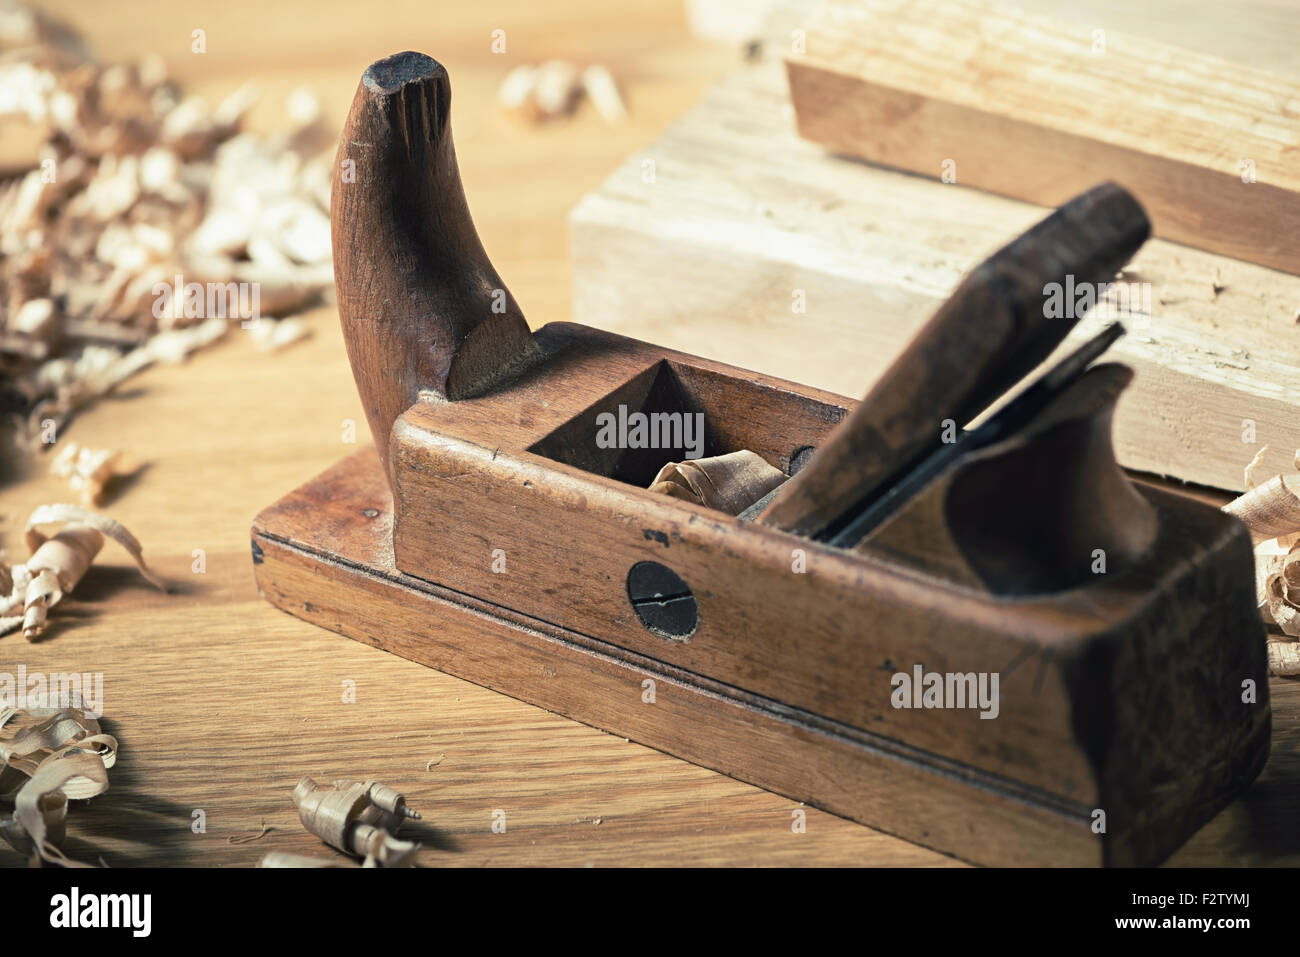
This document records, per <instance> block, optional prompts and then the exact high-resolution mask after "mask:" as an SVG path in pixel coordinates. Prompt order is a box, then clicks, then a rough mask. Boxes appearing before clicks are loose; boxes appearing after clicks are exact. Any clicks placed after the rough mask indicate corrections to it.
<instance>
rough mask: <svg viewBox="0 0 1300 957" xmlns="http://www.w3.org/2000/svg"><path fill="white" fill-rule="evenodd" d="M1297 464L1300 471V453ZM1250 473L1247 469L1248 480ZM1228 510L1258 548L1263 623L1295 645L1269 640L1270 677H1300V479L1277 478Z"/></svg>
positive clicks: (1274, 638)
mask: <svg viewBox="0 0 1300 957" xmlns="http://www.w3.org/2000/svg"><path fill="white" fill-rule="evenodd" d="M1261 452H1262V450H1261ZM1296 458H1297V467H1300V451H1297V453H1296ZM1255 459H1256V462H1258V459H1259V455H1256V457H1255ZM1252 464H1255V463H1252ZM1249 473H1250V468H1249V467H1248V468H1247V476H1248V478H1249ZM1223 510H1224V511H1225V512H1227V513H1228V514H1229V515H1235V516H1236V517H1237V518H1239V519H1241V520H1242V522H1244V523H1245V525H1246V528H1247V529H1248V530H1249V531H1250V535H1251V539H1252V541H1253V542H1254V543H1255V594H1256V599H1257V601H1258V603H1259V613H1260V617H1261V618H1262V619H1263V620H1264V622H1265V624H1268V625H1271V626H1272V627H1274V628H1276V629H1278V630H1280V631H1281V632H1282V634H1283V635H1285V636H1287V637H1288V638H1290V639H1293V640H1291V641H1287V640H1285V639H1283V638H1281V637H1279V636H1270V638H1269V648H1268V661H1269V673H1270V674H1274V675H1300V649H1297V647H1295V646H1296V642H1295V641H1294V639H1296V638H1300V474H1296V475H1277V476H1275V477H1273V478H1271V479H1269V480H1268V481H1266V482H1264V483H1262V484H1260V485H1255V486H1254V487H1252V488H1251V489H1250V491H1248V492H1246V493H1245V494H1244V495H1241V496H1239V497H1237V498H1236V499H1233V500H1232V501H1231V502H1229V503H1228V504H1227V505H1225V506H1224V507H1223Z"/></svg>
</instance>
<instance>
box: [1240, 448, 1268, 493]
mask: <svg viewBox="0 0 1300 957" xmlns="http://www.w3.org/2000/svg"><path fill="white" fill-rule="evenodd" d="M1267 451H1268V446H1267V445H1265V446H1264V447H1263V448H1261V449H1260V450H1259V451H1258V452H1256V453H1255V457H1254V458H1252V459H1251V460H1250V461H1249V462H1247V463H1246V467H1245V468H1244V469H1243V470H1242V473H1241V475H1242V482H1243V483H1244V484H1245V487H1246V491H1250V490H1251V489H1253V488H1254V487H1255V485H1256V484H1257V483H1256V482H1255V473H1256V472H1257V471H1258V470H1259V468H1260V466H1261V465H1262V464H1263V462H1264V453H1265V452H1267Z"/></svg>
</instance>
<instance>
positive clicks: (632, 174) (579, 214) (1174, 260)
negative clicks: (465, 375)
mask: <svg viewBox="0 0 1300 957" xmlns="http://www.w3.org/2000/svg"><path fill="white" fill-rule="evenodd" d="M792 126H793V117H792V115H791V108H790V105H789V101H788V91H787V86H786V80H785V76H784V68H783V67H782V66H781V65H780V64H779V63H777V62H773V61H772V60H771V59H769V60H765V61H763V62H760V63H758V64H756V65H753V66H749V67H744V68H741V69H740V70H738V71H737V72H736V73H734V74H732V75H731V76H728V77H727V78H725V79H724V80H722V81H721V82H720V83H718V84H717V85H716V86H715V87H714V88H713V89H712V90H710V91H709V93H708V94H707V95H706V96H705V98H704V100H703V102H702V103H701V104H700V105H699V106H698V107H696V109H694V110H692V111H691V112H689V113H687V114H686V115H685V116H684V117H683V118H682V119H681V120H680V121H678V122H677V123H676V124H674V125H673V126H672V127H671V128H670V129H669V130H668V131H667V132H666V133H665V134H664V135H663V136H662V137H661V138H660V139H659V140H658V141H657V142H656V143H654V144H653V145H652V146H650V147H648V148H646V149H644V150H641V151H638V152H636V153H633V154H632V155H631V156H630V157H628V159H627V160H626V161H625V162H624V163H623V164H622V165H621V166H620V167H619V168H618V169H617V170H616V171H615V172H614V173H613V174H611V175H610V176H609V177H608V178H607V179H606V180H605V182H604V183H603V184H602V186H601V187H600V189H598V190H596V191H595V192H593V193H591V194H589V195H588V196H586V197H584V199H583V200H582V202H581V203H579V204H578V206H577V207H576V208H575V210H574V211H573V213H572V215H571V217H570V237H571V244H572V249H573V260H574V262H573V270H574V271H573V276H574V318H575V319H577V320H578V321H580V322H583V323H586V324H589V325H594V326H598V327H601V328H607V329H610V330H613V331H618V332H625V333H629V334H635V335H637V336H638V337H641V338H646V339H650V340H652V341H655V342H658V343H660V344H662V345H665V346H669V347H672V348H677V349H682V350H684V351H688V352H694V353H696V354H700V355H705V356H709V357H712V358H719V359H725V360H727V361H729V362H733V363H735V364H737V365H741V366H746V367H749V368H752V369H756V370H759V371H762V372H766V373H770V374H772V375H776V376H780V377H782V378H788V379H793V380H795V381H799V382H807V383H810V384H813V385H817V386H819V387H822V388H825V389H828V390H831V391H835V392H840V393H844V394H848V395H855V396H858V395H862V394H863V393H864V392H865V391H866V389H867V388H868V387H869V386H870V385H871V384H872V383H873V382H874V381H875V379H876V378H877V377H878V376H879V374H880V373H881V372H882V371H883V370H884V368H885V367H886V366H887V365H888V364H889V362H890V361H891V360H892V359H893V357H894V356H895V355H897V354H898V353H899V352H900V351H901V350H902V349H903V347H904V346H905V345H906V344H907V342H908V341H910V339H911V338H912V336H913V335H914V334H915V332H916V331H917V330H918V329H919V328H920V326H921V324H922V323H923V322H924V321H925V320H926V319H927V318H928V317H929V315H930V314H931V313H932V312H933V311H934V309H935V308H937V306H938V304H939V303H940V302H942V301H943V299H944V298H946V297H947V295H948V294H949V293H950V292H951V290H952V289H953V288H954V287H955V286H956V285H957V282H958V281H959V280H960V278H961V276H962V275H963V273H964V272H965V271H966V270H968V269H969V268H971V267H972V266H974V265H975V264H976V263H977V262H979V261H980V260H981V259H982V258H983V257H984V256H986V255H987V254H989V253H990V252H992V251H993V250H994V249H996V248H998V247H999V246H1001V245H1002V244H1004V243H1005V242H1006V241H1007V240H1009V239H1010V238H1011V237H1013V236H1014V235H1016V234H1017V233H1019V232H1021V231H1022V230H1024V229H1025V228H1027V227H1028V226H1030V225H1032V223H1033V222H1035V221H1036V220H1037V219H1040V218H1041V217H1042V216H1043V215H1045V213H1046V210H1045V209H1044V208H1043V207H1039V206H1035V205H1032V204H1028V203H1023V202H1019V201H1016V200H1011V199H1006V198H1003V197H998V196H994V195H991V194H988V193H985V192H982V191H978V190H973V189H968V188H965V187H964V186H961V185H947V184H941V183H936V182H931V181H928V180H925V179H922V178H919V177H917V176H914V175H909V174H906V173H902V172H898V171H895V170H890V169H884V168H881V167H876V166H872V165H868V164H864V163H858V162H850V161H845V160H838V159H834V158H831V157H829V156H827V155H825V153H824V151H823V150H822V149H821V148H820V147H818V146H816V145H815V144H812V143H809V142H807V141H804V140H802V139H800V138H799V137H798V136H797V135H796V134H795V132H794V130H793V128H792ZM1123 278H1124V279H1125V280H1131V281H1133V282H1137V283H1139V284H1143V283H1145V284H1149V285H1145V286H1143V285H1139V287H1138V292H1139V294H1140V293H1141V292H1143V291H1145V292H1148V293H1149V296H1150V311H1149V314H1139V315H1135V316H1130V317H1127V318H1126V320H1125V321H1126V324H1127V326H1128V328H1129V330H1130V334H1129V335H1128V336H1126V337H1125V338H1124V339H1122V340H1121V341H1120V343H1119V344H1118V345H1117V346H1116V347H1115V349H1114V350H1113V351H1112V355H1113V356H1115V357H1116V358H1118V359H1120V360H1121V361H1123V362H1125V363H1126V364H1128V365H1131V366H1132V367H1133V368H1134V369H1135V370H1136V372H1137V378H1136V381H1135V383H1134V385H1133V386H1132V388H1131V389H1130V390H1129V392H1128V393H1126V395H1125V397H1124V398H1123V400H1122V401H1121V402H1120V406H1119V411H1118V415H1117V419H1116V447H1117V452H1118V456H1119V460H1120V462H1121V464H1123V465H1125V466H1127V467H1129V468H1133V469H1137V470H1141V471H1147V472H1153V473H1157V474H1164V475H1171V476H1174V477H1177V478H1180V479H1183V480H1186V481H1191V482H1197V483H1201V484H1205V485H1210V486H1214V487H1217V488H1223V489H1230V490H1240V489H1241V488H1242V485H1243V482H1242V468H1243V466H1244V465H1245V464H1246V463H1247V462H1248V461H1250V459H1251V457H1252V456H1253V455H1254V454H1255V453H1256V452H1257V451H1258V450H1259V448H1260V447H1261V446H1262V445H1267V446H1268V447H1269V448H1268V451H1267V452H1266V454H1265V456H1264V460H1263V467H1264V469H1265V470H1266V471H1268V470H1273V471H1276V472H1281V471H1286V470H1288V469H1289V468H1290V461H1291V457H1292V452H1293V451H1294V450H1295V449H1296V448H1300V390H1297V388H1296V382H1297V381H1298V380H1300V337H1298V336H1297V331H1296V318H1295V317H1296V313H1297V310H1300V279H1298V278H1296V277H1294V276H1291V275H1288V274H1284V273H1279V272H1277V271H1275V270H1270V269H1267V268H1264V267H1261V266H1257V265H1254V264H1250V263H1245V262H1241V261H1239V260H1233V259H1228V258H1226V257H1223V256H1219V255H1216V254H1212V253H1206V252H1203V251H1200V250H1194V249H1190V248H1188V247H1185V246H1180V245H1176V244H1173V243H1170V242H1167V241H1162V240H1153V241H1151V242H1149V243H1148V244H1147V245H1146V246H1145V247H1144V248H1143V249H1142V250H1141V251H1140V252H1139V253H1138V255H1137V257H1136V258H1135V259H1134V261H1133V263H1132V264H1131V266H1130V268H1129V269H1128V270H1127V271H1126V273H1125V275H1124V277H1123ZM668 280H671V281H668ZM1216 286H1217V287H1218V289H1217V292H1216ZM1139 298H1141V296H1140V295H1139ZM1138 305H1139V308H1141V307H1142V305H1144V304H1138ZM1115 314H1116V311H1115V310H1114V309H1109V308H1107V309H1098V310H1094V314H1093V315H1092V316H1090V317H1088V318H1085V319H1084V320H1083V321H1082V322H1081V323H1080V324H1079V327H1078V329H1077V330H1076V332H1075V334H1074V335H1072V336H1071V338H1070V340H1068V342H1067V346H1066V348H1070V347H1072V346H1073V345H1077V343H1078V342H1079V341H1081V340H1082V338H1083V337H1085V336H1090V335H1094V334H1096V332H1098V331H1099V330H1100V328H1101V326H1102V325H1103V324H1104V322H1105V321H1108V320H1109V319H1111V318H1114V316H1115ZM1059 354H1060V353H1059V352H1058V356H1059Z"/></svg>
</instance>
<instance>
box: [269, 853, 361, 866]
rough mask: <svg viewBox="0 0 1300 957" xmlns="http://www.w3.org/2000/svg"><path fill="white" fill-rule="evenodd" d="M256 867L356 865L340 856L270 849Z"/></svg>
mask: <svg viewBox="0 0 1300 957" xmlns="http://www.w3.org/2000/svg"><path fill="white" fill-rule="evenodd" d="M257 866H258V867H356V865H355V864H353V863H352V862H351V861H349V860H347V859H346V858H342V857H310V856H308V855H306V854H290V853H289V852H288V851H271V852H269V853H268V854H267V855H266V856H265V857H263V858H262V862H261V863H260V864H258V865H257Z"/></svg>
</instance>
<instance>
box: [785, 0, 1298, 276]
mask: <svg viewBox="0 0 1300 957" xmlns="http://www.w3.org/2000/svg"><path fill="white" fill-rule="evenodd" d="M805 33H806V40H805V43H806V48H799V49H796V50H795V51H794V52H793V53H792V54H790V55H789V56H788V57H787V59H786V64H787V67H788V70H789V76H790V94H791V100H792V102H793V103H794V107H795V115H796V118H797V121H798V127H799V132H800V133H801V134H802V135H803V136H805V137H807V138H808V139H811V140H813V141H815V142H818V143H821V144H822V145H823V146H825V147H827V148H829V149H831V150H833V151H835V152H837V153H843V154H847V155H852V156H858V157H861V158H863V159H867V160H870V161H872V162H878V163H884V164H886V165H889V166H894V167H898V168H900V169H906V170H910V171H912V172H917V173H920V174H921V175H924V176H931V177H936V178H938V177H940V176H945V177H947V180H946V181H953V180H954V178H955V181H956V182H960V183H965V184H966V185H969V186H974V187H977V188H979V189H987V190H991V191H993V192H996V193H1000V194H1002V195H1005V196H1014V197H1017V198H1020V199H1025V200H1028V201H1030V202H1034V203H1040V204H1042V205H1046V206H1056V205H1059V204H1061V203H1063V202H1065V201H1066V200H1068V199H1069V198H1070V197H1071V196H1073V195H1075V194H1076V193H1079V192H1081V191H1082V190H1084V189H1087V188H1088V187H1090V186H1092V185H1094V184H1095V183H1097V182H1098V181H1099V180H1103V179H1111V180H1115V181H1116V182H1118V183H1120V184H1121V185H1123V186H1125V187H1126V188H1128V189H1130V190H1132V191H1133V192H1134V193H1136V194H1137V195H1138V197H1139V198H1140V199H1141V200H1142V202H1143V203H1144V205H1145V206H1146V207H1147V209H1148V211H1149V213H1150V215H1151V219H1152V224H1153V231H1154V233H1155V235H1157V236H1161V237H1164V238H1167V239H1172V240H1174V241H1177V242H1180V243H1186V244H1188V245H1191V246H1195V247H1197V248H1200V249H1208V250H1211V251H1214V252H1218V253H1223V254H1224V255H1228V256H1232V257H1235V258H1238V259H1244V260H1247V261H1250V262H1256V263H1260V264H1262V265H1265V266H1269V267H1271V268H1274V269H1282V270H1286V271H1288V272H1292V273H1300V163H1297V161H1296V158H1297V155H1300V84H1297V83H1293V82H1291V81H1289V80H1287V79H1285V78H1283V77H1279V76H1276V75H1274V74H1271V73H1268V72H1266V71H1262V70H1258V69H1255V68H1253V67H1251V66H1249V65H1243V64H1234V63H1229V62H1228V61H1226V60H1222V59H1220V58H1218V57H1213V56H1209V55H1206V54H1201V53H1196V52H1193V51H1189V50H1183V49H1179V48H1177V47H1171V46H1166V45H1164V44H1160V43H1154V42H1152V41H1151V40H1149V39H1147V38H1135V37H1128V36H1126V35H1124V34H1123V33H1120V32H1117V31H1114V30H1105V29H1102V28H1100V27H1098V28H1095V29H1094V30H1091V31H1090V30H1089V29H1087V28H1086V27H1081V26H1076V25H1074V24H1071V23H1066V22H1063V21H1058V20H1055V19H1052V18H1049V17H1041V16H1038V15H1035V14H1029V13H1025V12H1023V11H1020V10H1015V9H1013V8H1010V7H1006V6H1003V5H999V4H997V3H994V2H985V0H963V2H954V0H907V2H900V0H850V2H847V3H841V4H836V5H833V6H830V7H827V8H825V9H822V10H820V11H819V12H818V13H817V14H815V15H814V16H813V17H812V19H810V21H809V22H808V24H807V25H806V28H805Z"/></svg>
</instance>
